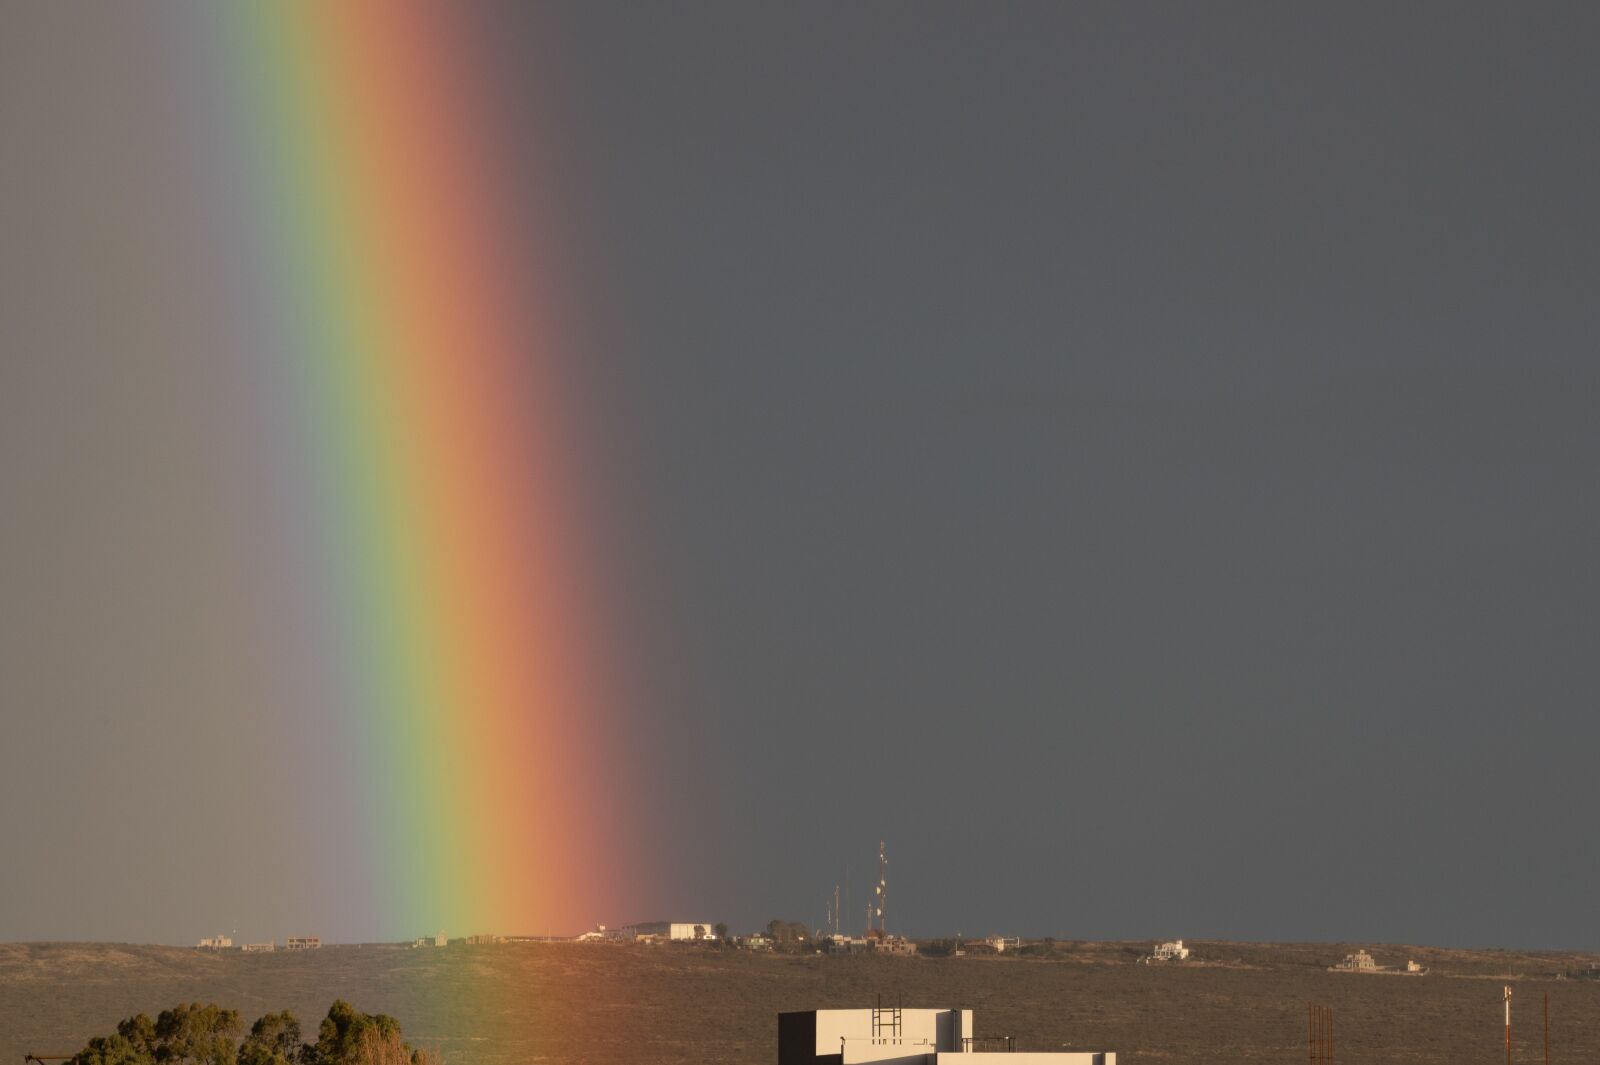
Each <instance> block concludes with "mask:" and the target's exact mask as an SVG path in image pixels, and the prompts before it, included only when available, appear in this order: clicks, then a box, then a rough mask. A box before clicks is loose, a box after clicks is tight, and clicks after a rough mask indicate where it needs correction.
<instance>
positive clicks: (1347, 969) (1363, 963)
mask: <svg viewBox="0 0 1600 1065" xmlns="http://www.w3.org/2000/svg"><path fill="white" fill-rule="evenodd" d="M1333 968H1334V970H1335V971H1337V972H1342V973H1375V972H1377V971H1378V962H1377V960H1376V959H1374V958H1373V956H1372V955H1371V954H1368V953H1367V952H1366V951H1364V950H1358V951H1356V952H1355V953H1354V954H1346V955H1345V956H1344V961H1342V962H1340V963H1339V964H1338V965H1335V966H1334V967H1333Z"/></svg>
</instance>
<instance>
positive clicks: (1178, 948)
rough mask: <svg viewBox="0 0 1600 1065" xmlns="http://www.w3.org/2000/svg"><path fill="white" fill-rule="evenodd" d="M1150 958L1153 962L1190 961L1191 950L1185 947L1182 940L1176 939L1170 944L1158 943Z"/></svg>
mask: <svg viewBox="0 0 1600 1065" xmlns="http://www.w3.org/2000/svg"><path fill="white" fill-rule="evenodd" d="M1150 958H1151V960H1153V961H1188V960H1189V948H1188V947H1186V946H1184V945H1183V940H1181V939H1174V940H1172V941H1171V942H1170V943H1157V944H1156V949H1155V951H1154V952H1152V953H1151V955H1150Z"/></svg>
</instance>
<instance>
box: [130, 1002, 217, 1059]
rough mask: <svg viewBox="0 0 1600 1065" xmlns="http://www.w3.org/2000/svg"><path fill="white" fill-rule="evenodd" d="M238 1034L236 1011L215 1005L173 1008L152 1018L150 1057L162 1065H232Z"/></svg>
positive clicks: (194, 1003) (193, 1003) (192, 1003)
mask: <svg viewBox="0 0 1600 1065" xmlns="http://www.w3.org/2000/svg"><path fill="white" fill-rule="evenodd" d="M137 1020H138V1018H137V1017H136V1018H134V1021H137ZM238 1030H239V1011H238V1010H225V1009H223V1008H222V1007H221V1006H218V1005H216V1004H215V1003H207V1004H206V1005H204V1006H202V1005H201V1004H200V1003H198V1002H191V1003H189V1004H188V1005H187V1006H182V1005H180V1006H174V1007H172V1009H170V1010H162V1011H161V1014H160V1016H158V1017H157V1018H156V1023H155V1055H154V1056H155V1059H156V1060H157V1061H158V1062H162V1063H163V1065H235V1060H236V1058H237V1049H236V1047H235V1044H234V1035H235V1033H237V1032H238Z"/></svg>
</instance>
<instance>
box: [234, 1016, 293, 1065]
mask: <svg viewBox="0 0 1600 1065" xmlns="http://www.w3.org/2000/svg"><path fill="white" fill-rule="evenodd" d="M300 1056H301V1043H300V1021H299V1019H298V1018H297V1017H295V1015H294V1014H293V1013H291V1012H290V1011H288V1010H284V1011H283V1012H282V1013H269V1014H267V1015H266V1016H265V1017H262V1018H261V1019H260V1020H258V1021H256V1023H255V1024H252V1025H251V1026H250V1034H249V1035H248V1036H247V1037H245V1041H244V1044H243V1045H242V1046H240V1047H239V1065H295V1063H296V1062H297V1061H299V1060H300Z"/></svg>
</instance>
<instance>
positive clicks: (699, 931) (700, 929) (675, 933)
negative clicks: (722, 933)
mask: <svg viewBox="0 0 1600 1065" xmlns="http://www.w3.org/2000/svg"><path fill="white" fill-rule="evenodd" d="M667 938H668V939H670V940H672V941H673V942H674V943H677V942H682V941H684V940H696V939H716V938H717V926H716V925H715V924H713V923H712V922H710V921H704V922H702V923H700V924H685V923H682V922H680V921H673V922H671V923H670V924H668V925H667Z"/></svg>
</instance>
